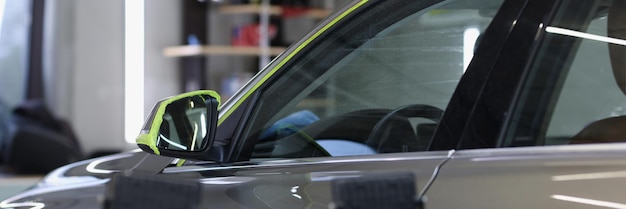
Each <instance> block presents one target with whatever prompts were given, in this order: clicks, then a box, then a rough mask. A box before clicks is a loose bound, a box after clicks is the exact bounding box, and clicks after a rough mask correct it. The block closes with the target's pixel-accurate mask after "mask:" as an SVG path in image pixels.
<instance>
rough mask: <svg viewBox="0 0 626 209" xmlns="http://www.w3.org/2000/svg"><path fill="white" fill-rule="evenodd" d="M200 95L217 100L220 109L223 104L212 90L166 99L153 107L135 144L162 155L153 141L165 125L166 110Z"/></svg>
mask: <svg viewBox="0 0 626 209" xmlns="http://www.w3.org/2000/svg"><path fill="white" fill-rule="evenodd" d="M200 95H208V96H211V97H213V98H215V99H217V102H218V107H219V106H220V104H221V101H220V95H219V94H218V93H217V92H215V91H212V90H198V91H191V92H187V93H183V94H179V95H176V96H172V97H168V98H165V99H163V100H161V101H159V102H157V104H156V105H155V106H154V107H153V109H152V111H151V112H150V115H148V118H147V119H146V122H145V124H144V127H143V128H142V130H141V132H140V133H139V136H137V138H136V139H135V142H136V143H137V145H138V146H140V147H142V146H143V147H148V148H149V149H150V151H152V153H153V154H156V155H160V154H161V153H160V151H159V149H158V148H157V145H156V141H155V140H153V139H155V138H157V134H158V132H159V126H160V125H161V123H163V115H164V114H165V108H166V107H167V106H168V105H169V104H171V103H172V102H174V101H177V100H180V99H183V98H186V97H193V96H200ZM144 151H148V150H145V149H144Z"/></svg>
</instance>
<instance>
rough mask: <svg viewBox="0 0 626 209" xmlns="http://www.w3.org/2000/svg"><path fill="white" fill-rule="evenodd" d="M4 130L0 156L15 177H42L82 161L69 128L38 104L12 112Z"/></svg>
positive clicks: (42, 105) (25, 105)
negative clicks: (25, 174)
mask: <svg viewBox="0 0 626 209" xmlns="http://www.w3.org/2000/svg"><path fill="white" fill-rule="evenodd" d="M6 128H7V132H8V133H7V137H6V138H4V139H3V140H1V141H0V142H1V144H0V154H1V157H2V161H3V163H4V165H5V166H8V167H9V168H10V169H12V170H14V171H15V172H17V173H28V174H44V173H48V172H50V171H52V170H53V169H55V168H57V167H60V166H62V165H65V164H68V163H72V162H76V161H78V160H82V159H83V154H82V151H81V147H80V144H79V142H78V140H77V138H76V136H75V134H74V131H73V130H72V127H71V126H70V124H69V123H67V122H66V121H64V120H61V119H58V118H56V117H54V116H53V115H52V113H51V112H50V111H49V110H48V109H47V108H46V107H45V105H44V104H43V102H42V101H40V100H30V101H27V102H25V103H24V104H22V105H20V106H19V107H17V108H16V109H14V110H13V114H12V115H11V116H10V118H9V120H8V121H7V124H6Z"/></svg>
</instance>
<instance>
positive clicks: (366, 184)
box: [331, 171, 423, 209]
mask: <svg viewBox="0 0 626 209" xmlns="http://www.w3.org/2000/svg"><path fill="white" fill-rule="evenodd" d="M415 185H416V183H415V176H414V175H413V173H412V172H408V171H407V172H376V173H364V174H362V176H360V177H354V178H340V179H336V180H334V181H332V186H331V189H332V198H333V202H332V205H331V208H335V209H357V208H358V209H385V208H389V209H416V208H419V209H421V208H423V205H422V203H421V202H420V201H417V200H416V198H417V195H416V189H415Z"/></svg>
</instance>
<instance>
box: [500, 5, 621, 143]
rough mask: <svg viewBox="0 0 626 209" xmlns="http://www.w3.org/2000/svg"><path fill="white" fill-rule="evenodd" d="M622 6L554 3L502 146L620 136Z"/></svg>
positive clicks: (617, 139) (610, 139)
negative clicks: (556, 6)
mask: <svg viewBox="0 0 626 209" xmlns="http://www.w3.org/2000/svg"><path fill="white" fill-rule="evenodd" d="M625 5H626V4H624V3H623V1H615V3H612V2H611V1H604V0H596V1H584V3H581V2H580V1H564V2H563V3H562V4H561V5H560V8H559V9H558V12H557V13H556V16H555V17H554V19H553V21H551V22H550V23H548V24H547V25H546V27H545V36H544V38H543V41H542V42H541V44H540V46H539V50H538V52H537V54H536V59H535V60H534V61H533V62H532V64H531V67H530V71H529V74H528V75H529V77H528V80H527V82H526V84H525V87H524V89H523V90H522V94H521V95H522V96H521V98H520V100H519V104H518V108H517V110H516V112H515V114H514V116H513V120H512V123H511V125H510V128H509V132H508V134H507V137H506V138H505V140H504V141H503V144H502V145H503V146H534V145H560V144H580V143H603V142H620V141H624V139H626V135H621V134H622V133H621V131H620V130H623V128H621V127H620V123H621V124H624V123H622V122H621V121H622V120H623V119H626V118H625V117H624V115H626V95H625V90H626V89H625V88H624V87H625V85H624V84H625V83H624V82H625V80H624V79H626V77H624V75H626V65H624V64H625V63H624V61H623V60H624V58H625V56H626V53H625V52H624V48H625V46H624V45H625V43H626V41H624V39H625V38H626V24H624V22H626V15H624V14H625V12H624V11H626V6H625ZM609 14H610V15H609ZM610 31H613V32H610ZM625 122H626V121H625ZM624 133H626V132H624Z"/></svg>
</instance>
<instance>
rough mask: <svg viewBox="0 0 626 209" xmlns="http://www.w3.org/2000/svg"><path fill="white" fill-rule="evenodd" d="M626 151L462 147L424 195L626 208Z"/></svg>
mask: <svg viewBox="0 0 626 209" xmlns="http://www.w3.org/2000/svg"><path fill="white" fill-rule="evenodd" d="M625 150H626V144H600V145H568V146H552V147H532V148H503V149H497V150H495V149H483V150H471V151H459V152H457V153H455V156H454V157H453V159H451V160H450V161H449V162H448V163H447V164H446V165H445V166H444V167H443V169H442V170H441V172H440V174H439V176H438V178H437V180H436V181H435V183H434V184H433V185H432V188H431V189H430V190H429V191H428V193H426V197H427V198H428V202H427V204H426V206H427V208H430V209H434V208H524V209H526V208H595V206H604V207H609V208H623V207H625V206H626V201H624V196H623V188H624V187H626V181H625V180H624V178H625V177H626V161H625V160H624V159H625V157H626V151H625ZM594 205H595V206H594ZM617 206H619V207H617Z"/></svg>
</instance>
